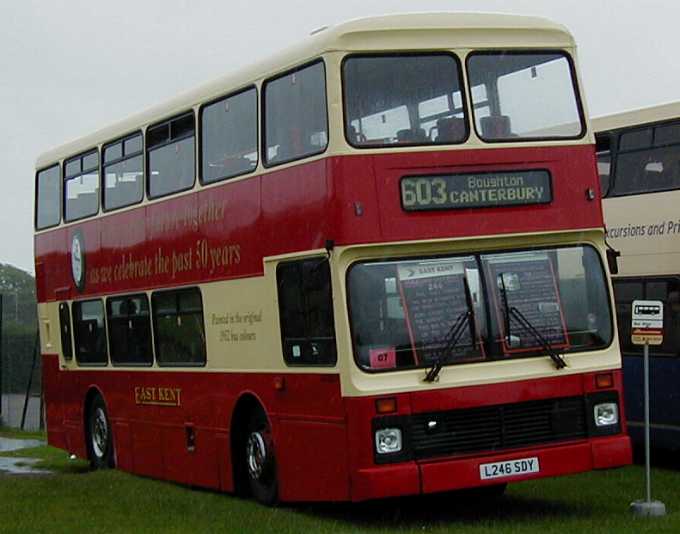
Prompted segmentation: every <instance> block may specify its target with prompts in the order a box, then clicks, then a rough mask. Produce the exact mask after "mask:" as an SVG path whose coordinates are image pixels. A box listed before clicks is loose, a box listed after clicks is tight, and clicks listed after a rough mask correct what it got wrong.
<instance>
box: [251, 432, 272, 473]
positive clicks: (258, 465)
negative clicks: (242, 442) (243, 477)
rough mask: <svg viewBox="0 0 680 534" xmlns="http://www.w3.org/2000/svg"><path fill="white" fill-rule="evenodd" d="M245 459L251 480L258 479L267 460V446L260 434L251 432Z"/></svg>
mask: <svg viewBox="0 0 680 534" xmlns="http://www.w3.org/2000/svg"><path fill="white" fill-rule="evenodd" d="M246 458H247V461H248V473H249V474H250V476H251V477H252V478H254V479H256V480H257V479H259V478H260V477H261V476H262V473H263V471H264V469H265V466H266V463H267V460H268V455H267V445H266V443H265V440H264V437H263V436H262V434H261V433H260V432H252V433H251V434H250V436H248V442H247V443H246Z"/></svg>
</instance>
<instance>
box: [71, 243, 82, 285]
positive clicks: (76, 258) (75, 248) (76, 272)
mask: <svg viewBox="0 0 680 534" xmlns="http://www.w3.org/2000/svg"><path fill="white" fill-rule="evenodd" d="M71 274H72V275H73V283H74V284H75V285H76V287H77V288H78V290H79V291H82V290H83V289H84V288H85V242H84V241H83V233H82V232H81V231H80V230H76V232H75V233H74V234H73V237H72V239H71Z"/></svg>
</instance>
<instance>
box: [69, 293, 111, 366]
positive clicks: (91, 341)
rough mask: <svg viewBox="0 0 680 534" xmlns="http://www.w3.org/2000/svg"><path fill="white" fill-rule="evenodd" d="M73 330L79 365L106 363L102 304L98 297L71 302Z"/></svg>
mask: <svg viewBox="0 0 680 534" xmlns="http://www.w3.org/2000/svg"><path fill="white" fill-rule="evenodd" d="M73 327H74V328H73V330H74V337H75V347H76V360H77V361H78V364H79V365H106V364H107V363H108V357H107V353H106V326H105V322H104V304H103V303H102V301H101V300H100V299H96V300H83V301H80V302H74V303H73Z"/></svg>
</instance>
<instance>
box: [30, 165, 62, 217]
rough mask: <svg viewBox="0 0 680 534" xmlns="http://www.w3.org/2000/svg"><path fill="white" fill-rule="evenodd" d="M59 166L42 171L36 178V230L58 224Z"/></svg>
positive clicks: (59, 205)
mask: <svg viewBox="0 0 680 534" xmlns="http://www.w3.org/2000/svg"><path fill="white" fill-rule="evenodd" d="M59 181H60V177H59V165H54V166H52V167H50V168H48V169H45V170H42V171H40V172H39V173H38V176H37V185H36V189H37V191H36V194H37V198H36V207H35V227H36V229H37V230H42V229H43V228H49V227H50V226H56V225H57V224H59V221H60V219H61V215H60V213H59V209H60V208H61V203H60V202H59V192H60V191H61V188H60V187H59Z"/></svg>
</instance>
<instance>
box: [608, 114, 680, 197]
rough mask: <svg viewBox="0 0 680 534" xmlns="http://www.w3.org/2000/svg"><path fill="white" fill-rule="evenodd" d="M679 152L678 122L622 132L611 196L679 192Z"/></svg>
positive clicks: (679, 129)
mask: <svg viewBox="0 0 680 534" xmlns="http://www.w3.org/2000/svg"><path fill="white" fill-rule="evenodd" d="M679 148H680V123H678V122H675V123H667V124H661V125H658V126H656V127H648V128H638V129H634V130H630V131H624V132H622V133H621V134H620V136H619V143H618V150H617V152H616V155H615V158H616V168H615V169H614V173H615V175H614V186H613V188H611V191H610V196H624V195H634V194H639V193H654V192H659V191H668V190H671V189H679V188H680V155H679V152H680V151H679Z"/></svg>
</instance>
